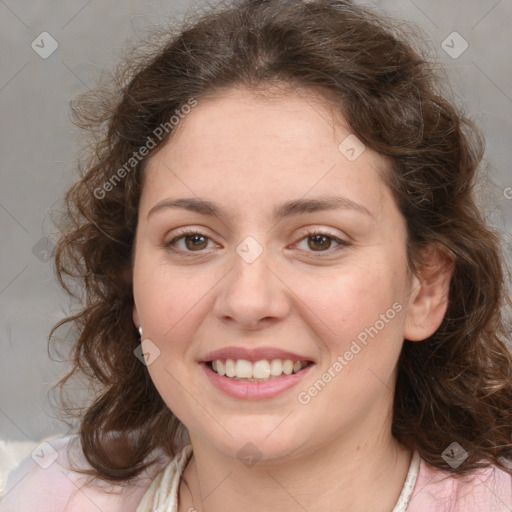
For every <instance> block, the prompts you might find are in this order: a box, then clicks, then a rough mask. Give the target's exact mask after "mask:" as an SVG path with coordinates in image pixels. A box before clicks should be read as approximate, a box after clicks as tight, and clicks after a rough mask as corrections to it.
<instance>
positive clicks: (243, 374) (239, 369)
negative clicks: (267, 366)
mask: <svg viewBox="0 0 512 512" xmlns="http://www.w3.org/2000/svg"><path fill="white" fill-rule="evenodd" d="M235 375H236V376H237V377H238V378H239V379H252V363H251V361H247V360H245V359H237V361H236V364H235Z"/></svg>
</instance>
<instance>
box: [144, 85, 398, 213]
mask: <svg viewBox="0 0 512 512" xmlns="http://www.w3.org/2000/svg"><path fill="white" fill-rule="evenodd" d="M350 137H355V135H354V134H352V132H351V130H350V127H349V125H348V123H347V122H346V120H344V118H343V116H342V114H341V111H340V110H339V108H337V106H336V105H335V103H334V102H333V101H332V100H331V101H329V100H326V99H325V98H324V97H323V96H320V95H319V94H318V93H316V92H315V91H309V90H297V91H294V90H289V89H288V90H286V91H283V90H272V91H271V93H270V94H264V93H262V92H260V93H255V92H254V91H251V90H247V89H231V90H227V91H224V92H222V93H221V94H218V95H215V96H212V97H208V98H204V99H200V100H198V104H197V106H196V107H194V108H193V109H192V110H191V112H190V113H189V114H187V115H186V116H184V118H183V119H182V120H181V121H180V123H179V124H178V126H177V127H176V128H175V132H174V133H173V134H172V137H171V138H170V140H169V141H168V142H167V144H166V145H165V146H164V147H163V148H161V149H160V151H158V152H157V153H156V154H155V155H153V156H152V157H151V158H150V160H149V161H148V164H147V166H146V174H147V176H146V184H145V185H146V186H145V189H146V188H147V189H148V190H147V191H146V195H147V194H151V196H153V199H155V200H156V199H157V198H159V197H160V198H163V197H164V196H165V197H167V195H169V194H168V193H169V192H176V194H177V195H179V196H183V195H184V194H185V195H186V196H187V197H190V196H193V195H196V196H198V197H201V198H204V199H206V198H207V197H216V198H221V199H223V200H224V201H229V202H230V203H233V204H235V203H236V202H237V201H242V202H243V203H245V204H248V203H250V202H259V204H261V205H262V206H263V205H266V204H267V202H268V201H270V200H273V201H274V202H275V203H277V202H283V201H282V200H283V199H284V198H290V197H293V198H296V197H303V196H305V195H307V194H313V195H324V196H325V195H326V194H330V193H332V192H336V193H343V195H344V196H348V197H349V198H350V196H351V195H352V196H353V199H354V200H355V201H357V200H358V196H361V194H362V192H363V190H364V192H365V194H366V200H367V201H368V202H369V203H373V204H374V205H376V206H378V204H379V202H382V194H383V193H385V191H383V190H382V189H383V188H386V187H385V184H384V182H383V181H382V179H381V176H382V171H383V170H384V168H386V167H387V165H388V163H387V161H386V160H385V159H384V158H383V157H382V156H381V155H379V154H378V153H376V152H374V151H371V150H370V149H369V148H364V145H362V144H361V145H362V147H363V148H364V151H363V152H362V153H361V155H360V156H359V157H358V158H356V159H355V160H352V161H351V160H349V159H348V158H347V155H346V154H344V153H343V152H342V150H341V149H340V144H341V145H342V146H343V144H344V141H346V140H347V138H349V139H348V140H352V139H350ZM356 140H357V139H356ZM342 149H343V147H342ZM363 195H364V194H363ZM359 199H361V197H359Z"/></svg>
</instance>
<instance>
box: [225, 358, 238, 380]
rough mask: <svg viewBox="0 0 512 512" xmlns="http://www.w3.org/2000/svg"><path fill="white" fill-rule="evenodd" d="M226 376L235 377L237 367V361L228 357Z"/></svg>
mask: <svg viewBox="0 0 512 512" xmlns="http://www.w3.org/2000/svg"><path fill="white" fill-rule="evenodd" d="M225 368H226V377H235V376H236V369H235V361H233V359H226V367H225Z"/></svg>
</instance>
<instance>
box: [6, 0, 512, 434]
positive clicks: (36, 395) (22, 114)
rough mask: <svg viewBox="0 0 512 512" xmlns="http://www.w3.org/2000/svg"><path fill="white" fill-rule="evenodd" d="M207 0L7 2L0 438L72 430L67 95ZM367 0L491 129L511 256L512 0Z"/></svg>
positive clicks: (74, 137) (496, 190)
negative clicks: (64, 283)
mask: <svg viewBox="0 0 512 512" xmlns="http://www.w3.org/2000/svg"><path fill="white" fill-rule="evenodd" d="M202 3H203V4H204V2H193V3H192V2H185V1H176V0H174V1H170V0H169V1H163V0H160V1H154V2H142V1H136V0H130V1H127V0H122V1H117V2H115V3H114V2H113V1H111V2H100V1H99V0H89V1H87V0H72V1H66V2H63V1H56V0H46V1H44V0H31V1H28V0H22V1H15V0H0V41H1V42H0V48H2V49H3V50H2V51H1V52H0V70H1V74H0V109H1V113H2V116H1V119H2V121H1V137H0V144H1V146H0V155H1V157H0V173H1V181H0V183H1V186H0V226H1V235H2V236H1V239H0V346H1V354H2V357H1V358H0V439H5V440H19V441H23V440H33V441H38V440H40V439H41V438H43V437H46V436H49V435H54V434H56V433H58V432H60V431H62V430H63V425H62V424H60V423H59V422H58V421H57V420H56V419H55V417H54V412H53V411H52V408H51V406H50V403H49V400H48V390H49V389H50V387H51V386H52V384H54V383H55V382H56V380H57V379H58V378H59V377H60V376H61V375H62V374H63V373H64V372H65V370H66V367H65V365H64V364H63V363H60V364H58V363H55V362H52V361H51V360H50V359H49V357H48V353H47V342H46V338H47V336H48V333H49V330H50V328H51V327H52V326H53V324H55V323H56V322H57V321H58V320H59V319H61V318H62V317H63V316H64V315H65V314H66V312H67V311H68V310H69V307H70V306H69V301H68V298H67V296H66V295H65V294H64V292H62V291H61V290H60V289H59V285H58V284H57V282H56V280H55V278H54V274H53V267H52V263H51V260H50V261H47V260H48V253H47V252H46V253H45V250H48V249H49V250H51V246H52V242H51V240H52V239H53V240H55V229H54V226H53V225H52V222H51V218H50V216H49V210H50V209H51V208H52V207H54V206H55V205H56V204H57V203H58V202H59V201H60V200H61V198H62V196H63V194H64V191H65V190H66V188H67V187H68V186H69V184H70V183H71V182H72V181H73V179H74V176H75V174H74V173H75V169H74V165H75V164H74V162H75V156H76V150H77V141H78V140H79V138H80V134H79V133H78V131H77V129H75V128H74V127H73V126H72V124H71V122H70V120H69V107H68V100H69V99H70V98H72V97H74V96H75V95H76V94H78V93H79V92H81V91H84V90H86V89H88V88H92V87H93V86H94V84H95V83H96V80H97V78H98V77H99V76H100V74H101V73H104V72H105V71H108V70H110V69H112V67H113V66H114V65H115V64H116V62H117V61H118V58H119V56H120V55H121V53H122V49H123V48H124V47H125V45H126V43H127V42H128V41H129V40H131V38H133V37H134V36H135V35H136V34H139V35H140V33H141V31H143V30H144V29H145V27H148V26H149V25H152V24H155V23H160V24H161V23H165V22H166V20H167V18H168V15H169V14H172V15H176V16H178V18H179V17H182V16H183V14H184V13H185V12H186V11H187V9H194V6H195V5H201V4H202ZM365 3H367V4H369V5H372V6H374V7H376V9H383V10H384V12H387V13H389V14H391V15H393V16H397V17H399V18H402V19H404V20H410V21H412V22H415V23H417V24H418V25H419V26H420V27H421V28H422V29H423V31H424V32H425V33H426V35H427V38H428V39H429V41H430V46H431V48H432V51H433V52H435V54H436V55H437V58H438V61H439V62H440V63H441V64H443V65H445V66H446V67H447V71H448V73H449V77H450V82H451V84H452V88H453V91H454V92H453V94H454V96H455V99H456V101H457V102H458V103H459V104H461V105H463V106H464V108H465V109H466V111H467V112H469V113H470V114H471V116H472V117H473V118H474V119H475V120H476V121H477V123H478V125H479V126H480V128H482V129H483V131H484V134H485V136H486V138H487V152H486V158H485V160H486V164H487V165H486V167H487V175H486V176H484V178H483V179H482V188H481V190H480V198H481V202H482V207H483V209H484V211H485V213H486V215H487V217H488V219H489V221H490V222H491V223H492V224H493V225H494V226H495V227H497V228H499V229H500V230H501V231H502V232H503V237H504V243H505V247H506V250H507V253H508V257H509V258H510V257H511V255H512V245H511V240H510V233H511V232H512V200H509V199H507V198H506V194H505V191H506V190H509V191H510V192H511V193H510V194H509V197H512V190H511V189H508V187H512V173H511V171H510V162H511V161H512V121H511V119H512V65H511V64H510V62H511V56H510V54H511V50H512V31H511V30H510V26H511V25H512V0H499V1H498V0H457V1H450V2H446V1H443V0H414V1H413V0H382V1H380V2H371V1H367V2H365ZM454 31H456V32H458V33H459V34H460V35H461V36H462V37H463V38H464V40H466V41H467V43H468V45H469V46H468V49H467V50H466V51H465V52H464V53H463V54H462V55H460V56H459V57H457V58H453V57H451V56H449V55H448V54H447V53H446V52H445V50H443V48H442V43H443V41H444V40H446V38H447V37H448V36H449V35H450V34H451V33H452V32H454ZM42 32H48V33H49V34H51V36H52V37H53V38H54V39H55V40H56V41H57V42H58V45H59V46H58V48H57V50H56V51H55V52H54V53H53V54H52V55H51V56H50V57H48V58H47V59H43V58H42V57H40V56H39V55H38V54H37V53H36V51H34V50H33V49H32V47H31V43H32V41H34V40H35V39H36V38H37V37H38V36H39V34H41V33H42ZM38 40H39V39H38ZM448 42H449V44H450V45H452V43H451V40H450V39H448ZM459 44H460V42H459V41H457V40H455V41H454V43H453V45H455V50H456V49H458V48H460V46H458V45H459ZM46 48H48V47H46Z"/></svg>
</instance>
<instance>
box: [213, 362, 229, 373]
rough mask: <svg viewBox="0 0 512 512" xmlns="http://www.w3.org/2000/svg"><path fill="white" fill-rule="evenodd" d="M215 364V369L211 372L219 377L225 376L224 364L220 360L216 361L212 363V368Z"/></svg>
mask: <svg viewBox="0 0 512 512" xmlns="http://www.w3.org/2000/svg"><path fill="white" fill-rule="evenodd" d="M214 362H215V363H217V369H215V368H214V369H213V371H214V372H215V371H216V372H217V373H218V374H219V375H221V376H222V375H226V365H225V364H224V362H223V361H221V360H220V359H217V361H212V366H213V363H214Z"/></svg>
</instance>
